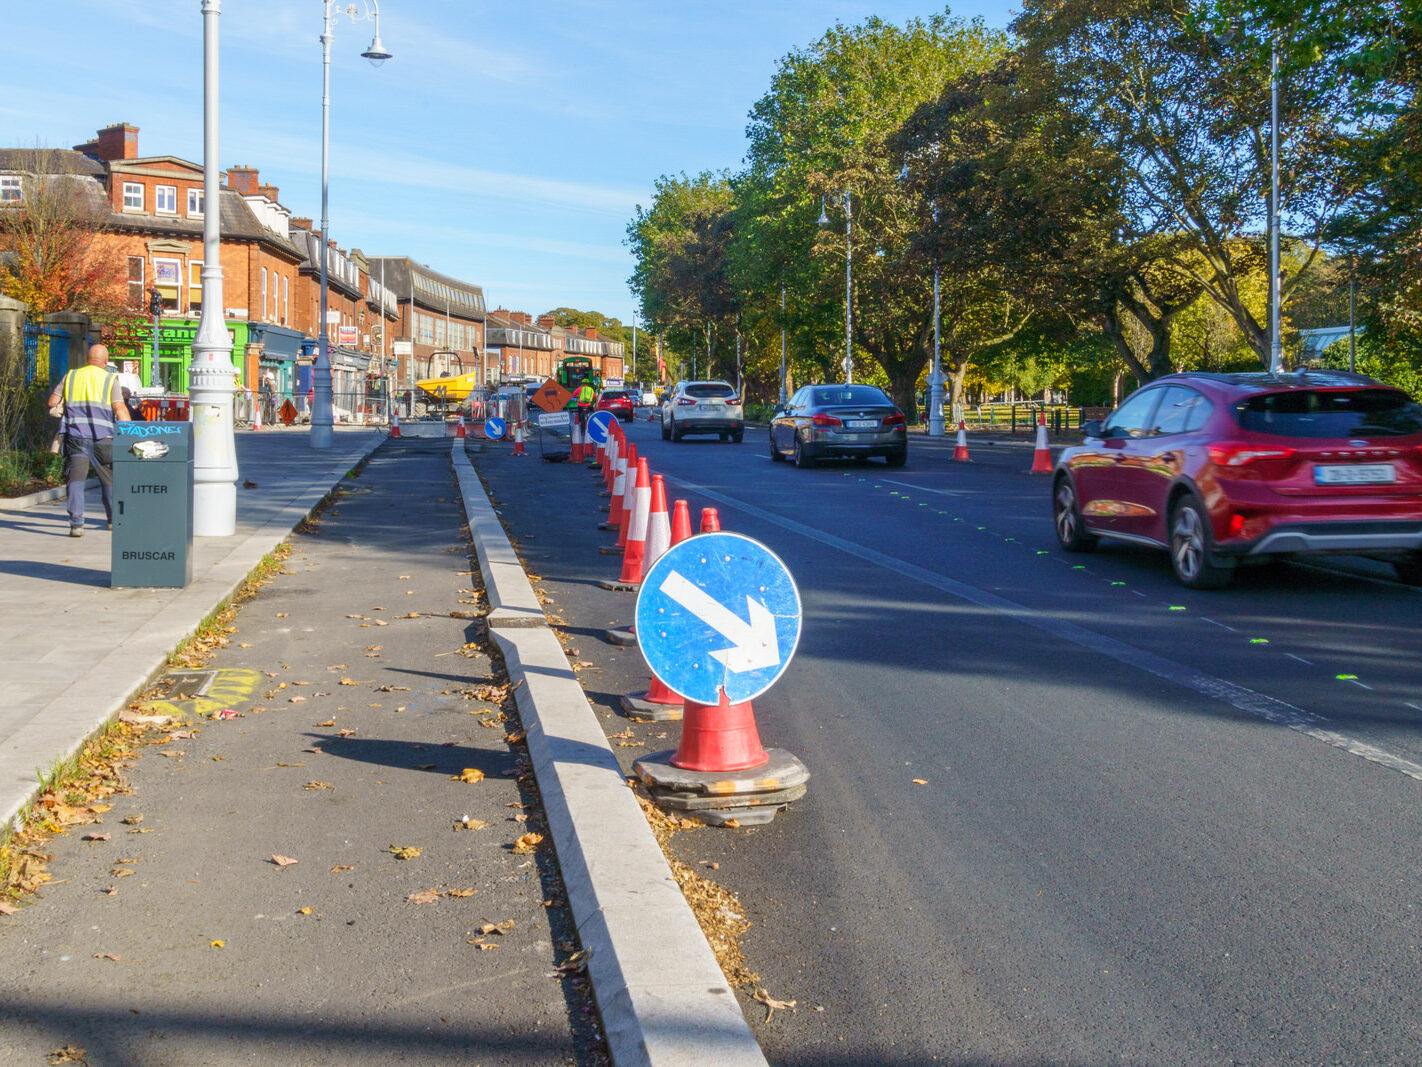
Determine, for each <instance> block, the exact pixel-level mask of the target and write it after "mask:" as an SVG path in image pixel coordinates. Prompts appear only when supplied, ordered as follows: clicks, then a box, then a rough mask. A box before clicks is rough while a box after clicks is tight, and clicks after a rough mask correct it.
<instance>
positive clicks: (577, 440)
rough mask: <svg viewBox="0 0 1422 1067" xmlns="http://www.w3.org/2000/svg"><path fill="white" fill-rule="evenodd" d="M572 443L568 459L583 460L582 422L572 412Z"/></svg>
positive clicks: (575, 413)
mask: <svg viewBox="0 0 1422 1067" xmlns="http://www.w3.org/2000/svg"><path fill="white" fill-rule="evenodd" d="M572 440H573V445H572V449H571V453H570V455H569V456H568V459H569V460H570V461H572V462H573V463H581V462H582V461H583V424H582V422H581V421H579V419H578V413H577V412H576V411H575V412H573V435H572Z"/></svg>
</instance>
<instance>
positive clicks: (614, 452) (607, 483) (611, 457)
mask: <svg viewBox="0 0 1422 1067" xmlns="http://www.w3.org/2000/svg"><path fill="white" fill-rule="evenodd" d="M621 454H622V446H621V445H620V444H619V443H618V441H617V436H616V434H609V435H608V438H607V465H606V466H604V467H603V468H602V484H603V492H604V493H611V492H612V483H613V481H614V480H615V479H616V477H617V457H618V456H619V455H621Z"/></svg>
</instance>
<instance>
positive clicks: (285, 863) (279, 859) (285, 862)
mask: <svg viewBox="0 0 1422 1067" xmlns="http://www.w3.org/2000/svg"><path fill="white" fill-rule="evenodd" d="M271 862H272V863H275V864H276V865H277V866H278V867H290V866H291V865H292V864H293V863H300V862H301V861H300V860H294V859H292V858H291V857H290V856H276V855H274V856H272V858H271Z"/></svg>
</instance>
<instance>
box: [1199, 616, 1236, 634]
mask: <svg viewBox="0 0 1422 1067" xmlns="http://www.w3.org/2000/svg"><path fill="white" fill-rule="evenodd" d="M1200 621H1201V622H1207V623H1209V624H1210V625H1211V626H1218V627H1219V628H1220V629H1221V630H1228V631H1229V632H1230V633H1232V634H1237V633H1239V631H1238V630H1236V629H1235V628H1234V627H1233V626H1226V625H1225V624H1224V623H1222V622H1215V620H1214V619H1207V618H1205V617H1204V616H1203V615H1201V616H1200Z"/></svg>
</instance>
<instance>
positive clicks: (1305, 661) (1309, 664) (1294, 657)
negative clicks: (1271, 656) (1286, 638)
mask: <svg viewBox="0 0 1422 1067" xmlns="http://www.w3.org/2000/svg"><path fill="white" fill-rule="evenodd" d="M1284 655H1286V656H1288V657H1289V659H1296V660H1298V661H1299V662H1300V663H1302V664H1305V665H1306V666H1309V667H1312V666H1313V660H1311V659H1304V658H1303V657H1302V656H1295V655H1294V654H1293V653H1292V652H1285V653H1284Z"/></svg>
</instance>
